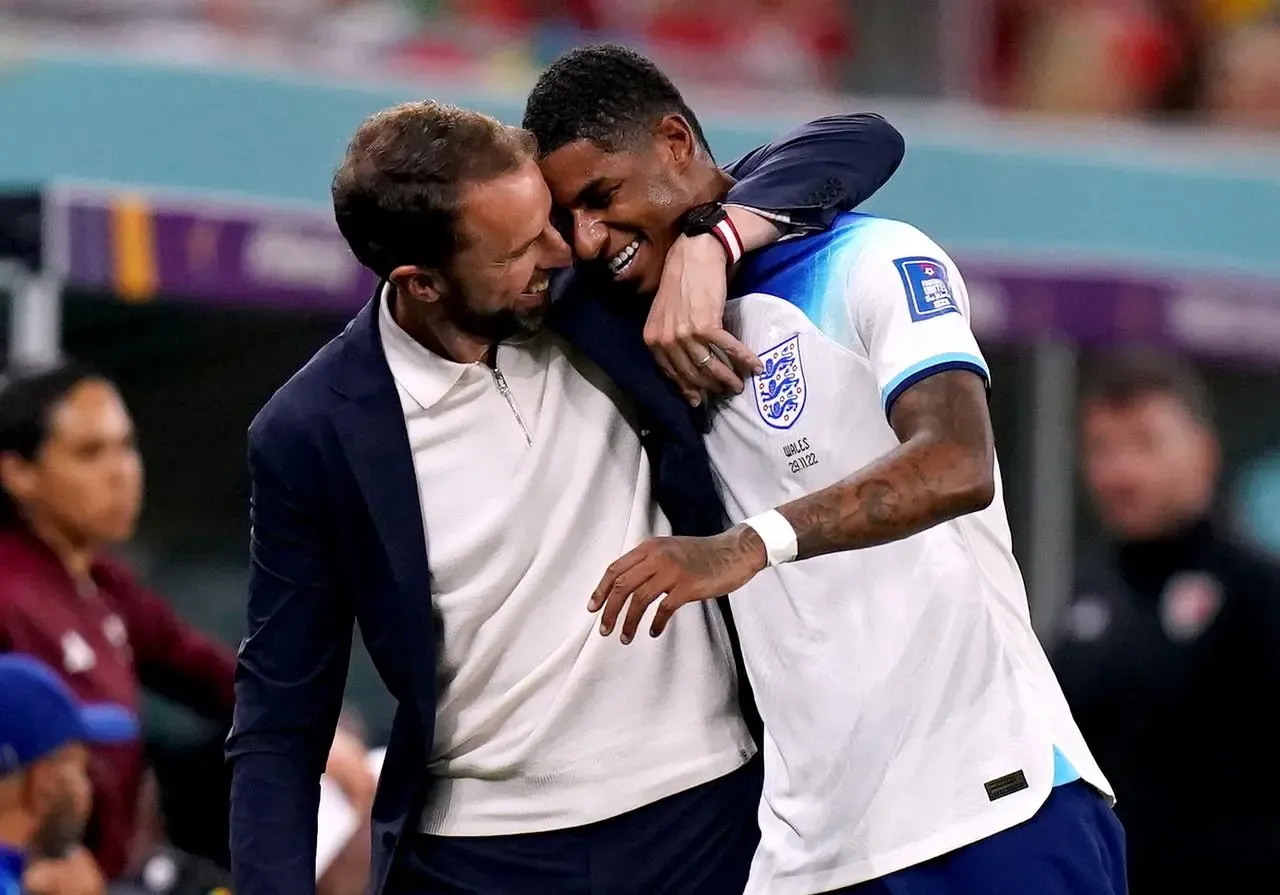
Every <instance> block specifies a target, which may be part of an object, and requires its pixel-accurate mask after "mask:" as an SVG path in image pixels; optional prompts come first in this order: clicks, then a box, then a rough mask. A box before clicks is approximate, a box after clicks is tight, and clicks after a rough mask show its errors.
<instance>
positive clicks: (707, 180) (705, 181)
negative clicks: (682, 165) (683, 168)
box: [689, 156, 734, 208]
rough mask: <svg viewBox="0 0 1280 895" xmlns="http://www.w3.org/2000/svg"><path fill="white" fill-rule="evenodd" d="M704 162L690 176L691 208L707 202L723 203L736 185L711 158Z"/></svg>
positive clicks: (703, 160) (707, 157)
mask: <svg viewBox="0 0 1280 895" xmlns="http://www.w3.org/2000/svg"><path fill="white" fill-rule="evenodd" d="M702 162H703V164H700V165H698V166H697V168H696V169H695V170H694V171H693V172H691V175H690V176H691V178H692V181H691V184H690V187H691V188H690V191H689V193H690V195H689V198H690V202H689V207H690V208H692V207H693V206H695V205H702V204H704V203H706V202H719V201H721V200H722V199H724V197H725V196H727V195H728V194H729V188H730V187H732V186H733V183H734V181H733V178H732V177H730V176H729V175H728V174H726V173H725V172H724V171H723V170H721V169H720V168H719V167H717V166H716V164H715V162H713V161H711V157H710V156H706V157H705V158H703V159H702Z"/></svg>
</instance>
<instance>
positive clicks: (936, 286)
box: [893, 255, 960, 323]
mask: <svg viewBox="0 0 1280 895" xmlns="http://www.w3.org/2000/svg"><path fill="white" fill-rule="evenodd" d="M893 265H894V267H896V268H898V275H899V276H900V277H902V285H903V287H904V288H905V289H906V291H907V306H908V308H909V309H910V311H911V319H912V320H913V321H915V322H916V323H919V322H921V321H922V320H931V319H932V318H934V317H939V316H941V315H943V314H958V313H960V307H959V306H958V305H957V304H956V299H955V295H954V294H953V293H952V291H951V281H950V279H949V278H948V277H947V268H946V265H944V264H942V263H940V262H938V261H937V260H935V259H933V258H926V257H924V256H923V255H914V256H912V257H909V258H896V259H894V262H893Z"/></svg>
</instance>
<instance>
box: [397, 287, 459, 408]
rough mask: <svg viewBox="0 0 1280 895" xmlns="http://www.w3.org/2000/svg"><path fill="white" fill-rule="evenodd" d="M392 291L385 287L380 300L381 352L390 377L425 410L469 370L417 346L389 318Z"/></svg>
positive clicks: (419, 345)
mask: <svg viewBox="0 0 1280 895" xmlns="http://www.w3.org/2000/svg"><path fill="white" fill-rule="evenodd" d="M393 290H394V287H393V286H392V285H391V284H390V283H384V284H383V286H382V292H381V295H380V296H379V301H378V304H379V305H380V307H379V309H378V330H379V334H380V335H381V336H382V351H383V353H384V354H385V355H386V358H387V366H388V367H390V368H391V377H392V378H393V379H395V381H396V382H397V383H398V384H399V385H400V387H401V388H403V389H404V390H405V391H406V392H408V393H409V396H410V397H411V398H413V400H414V401H415V402H417V403H418V405H419V406H420V407H422V409H423V410H426V409H428V408H430V407H432V406H433V405H435V404H436V403H437V402H439V401H440V399H441V398H443V397H444V396H445V395H446V394H448V393H449V390H450V389H452V388H453V387H454V386H455V385H457V384H458V380H460V379H461V378H462V376H463V374H464V373H466V372H467V370H468V369H469V368H470V367H471V366H472V365H471V364H460V363H457V362H455V361H451V360H449V359H448V358H444V357H441V356H440V355H438V354H436V353H435V352H434V351H431V350H429V349H427V348H425V347H423V346H422V345H421V344H419V343H418V342H417V340H415V339H414V338H413V337H412V336H411V335H409V334H408V333H407V332H405V331H404V330H403V329H401V328H400V324H398V323H396V321H395V318H394V317H393V316H392V314H391V302H392V301H393V300H394V297H395V293H394V291H393Z"/></svg>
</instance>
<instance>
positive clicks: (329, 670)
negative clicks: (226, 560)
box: [227, 407, 354, 895]
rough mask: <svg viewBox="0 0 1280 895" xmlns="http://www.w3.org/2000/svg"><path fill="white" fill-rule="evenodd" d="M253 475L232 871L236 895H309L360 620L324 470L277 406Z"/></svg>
mask: <svg viewBox="0 0 1280 895" xmlns="http://www.w3.org/2000/svg"><path fill="white" fill-rule="evenodd" d="M249 467H250V474H251V479H252V507H251V513H250V520H251V524H252V530H251V535H250V554H251V566H250V578H249V609H248V634H247V636H246V637H245V639H244V641H243V642H242V643H241V646H240V652H239V659H238V663H237V667H236V679H235V694H236V706H235V719H234V723H233V725H232V730H231V735H230V737H229V738H228V740H227V756H228V760H229V761H230V764H231V861H232V871H233V874H234V876H235V891H236V895H309V893H313V892H314V891H315V860H316V827H317V821H316V816H317V812H318V810H319V804H320V775H321V773H322V772H323V770H324V766H325V760H326V756H327V755H328V752H329V747H330V745H331V744H332V741H333V734H334V730H335V729H336V727H337V723H338V715H339V714H340V712H341V709H342V696H343V691H344V689H345V686H346V676H347V666H348V662H349V660H350V655H351V635H352V627H353V619H354V616H353V611H352V608H351V604H350V601H349V600H348V599H347V594H346V593H345V592H344V590H343V589H342V587H341V586H340V584H339V582H338V581H337V578H336V575H335V574H334V571H333V569H332V567H331V564H330V559H329V558H330V557H331V556H332V555H333V551H332V550H330V549H329V544H330V541H331V540H332V535H331V529H330V527H329V526H328V525H327V524H326V520H327V519H328V518H330V517H329V516H328V515H327V513H326V507H325V500H324V497H323V494H324V491H323V469H324V467H323V465H322V463H321V459H320V455H319V451H318V450H317V448H316V445H315V444H314V442H313V440H312V439H311V438H309V437H308V436H307V430H306V427H305V424H303V423H301V422H300V421H295V420H290V419H288V418H284V419H281V418H280V416H279V415H278V414H277V415H272V414H271V408H270V407H268V410H267V411H264V414H263V416H260V417H259V419H258V420H256V421H255V422H254V425H253V427H252V428H251V429H250V432H249Z"/></svg>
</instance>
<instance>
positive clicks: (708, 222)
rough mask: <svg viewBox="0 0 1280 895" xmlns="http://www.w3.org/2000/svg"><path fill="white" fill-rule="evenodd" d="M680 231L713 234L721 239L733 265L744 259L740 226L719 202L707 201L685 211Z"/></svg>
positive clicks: (721, 243) (689, 233) (691, 233)
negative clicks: (735, 223) (734, 224)
mask: <svg viewBox="0 0 1280 895" xmlns="http://www.w3.org/2000/svg"><path fill="white" fill-rule="evenodd" d="M680 232H682V233H683V234H684V235H685V236H703V235H705V234H708V233H709V234H711V235H712V236H714V237H715V238H716V239H718V240H719V241H720V245H721V246H723V247H724V252H725V254H726V255H727V256H728V257H729V264H730V265H731V266H732V265H734V264H737V263H738V262H739V261H740V260H742V255H743V252H744V251H745V249H744V247H743V245H742V237H741V236H739V235H738V228H737V227H735V226H733V221H731V220H729V215H728V213H727V212H726V211H725V210H724V206H723V205H721V204H720V203H719V202H705V203H703V204H702V205H695V206H693V208H690V209H689V210H688V211H686V212H685V214H684V217H683V218H681V219H680Z"/></svg>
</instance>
